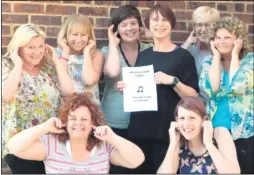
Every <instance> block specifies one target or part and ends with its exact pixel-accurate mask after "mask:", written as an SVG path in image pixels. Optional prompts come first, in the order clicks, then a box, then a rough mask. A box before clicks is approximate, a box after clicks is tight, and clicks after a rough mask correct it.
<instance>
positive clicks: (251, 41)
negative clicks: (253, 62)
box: [249, 35, 254, 44]
mask: <svg viewBox="0 0 254 175" xmlns="http://www.w3.org/2000/svg"><path fill="white" fill-rule="evenodd" d="M253 42H254V35H250V36H249V43H250V44H253Z"/></svg>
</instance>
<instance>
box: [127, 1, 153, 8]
mask: <svg viewBox="0 0 254 175" xmlns="http://www.w3.org/2000/svg"><path fill="white" fill-rule="evenodd" d="M126 3H127V4H131V5H134V6H135V7H148V8H151V7H153V6H154V1H127V2H126Z"/></svg>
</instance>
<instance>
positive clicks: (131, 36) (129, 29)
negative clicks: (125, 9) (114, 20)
mask: <svg viewBox="0 0 254 175" xmlns="http://www.w3.org/2000/svg"><path fill="white" fill-rule="evenodd" d="M139 29H140V26H139V23H138V20H137V19H136V18H135V17H129V18H127V19H125V20H123V21H122V22H121V23H120V24H119V25H118V32H119V35H120V36H121V39H122V40H123V41H125V42H132V41H136V40H137V39H138V38H139Z"/></svg>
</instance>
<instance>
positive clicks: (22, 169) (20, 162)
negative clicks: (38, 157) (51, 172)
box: [4, 154, 46, 174]
mask: <svg viewBox="0 0 254 175" xmlns="http://www.w3.org/2000/svg"><path fill="white" fill-rule="evenodd" d="M4 160H5V161H6V163H7V164H8V166H9V167H10V169H11V172H12V174H46V172H45V167H44V163H43V162H42V161H32V160H25V159H21V158H18V157H16V156H15V155H13V154H7V155H6V156H5V158H4Z"/></svg>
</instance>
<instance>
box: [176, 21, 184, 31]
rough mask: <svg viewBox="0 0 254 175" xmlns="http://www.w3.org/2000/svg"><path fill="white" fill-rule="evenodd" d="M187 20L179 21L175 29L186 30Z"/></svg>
mask: <svg viewBox="0 0 254 175" xmlns="http://www.w3.org/2000/svg"><path fill="white" fill-rule="evenodd" d="M186 29H187V25H186V22H177V23H176V26H175V29H174V30H186Z"/></svg>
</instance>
